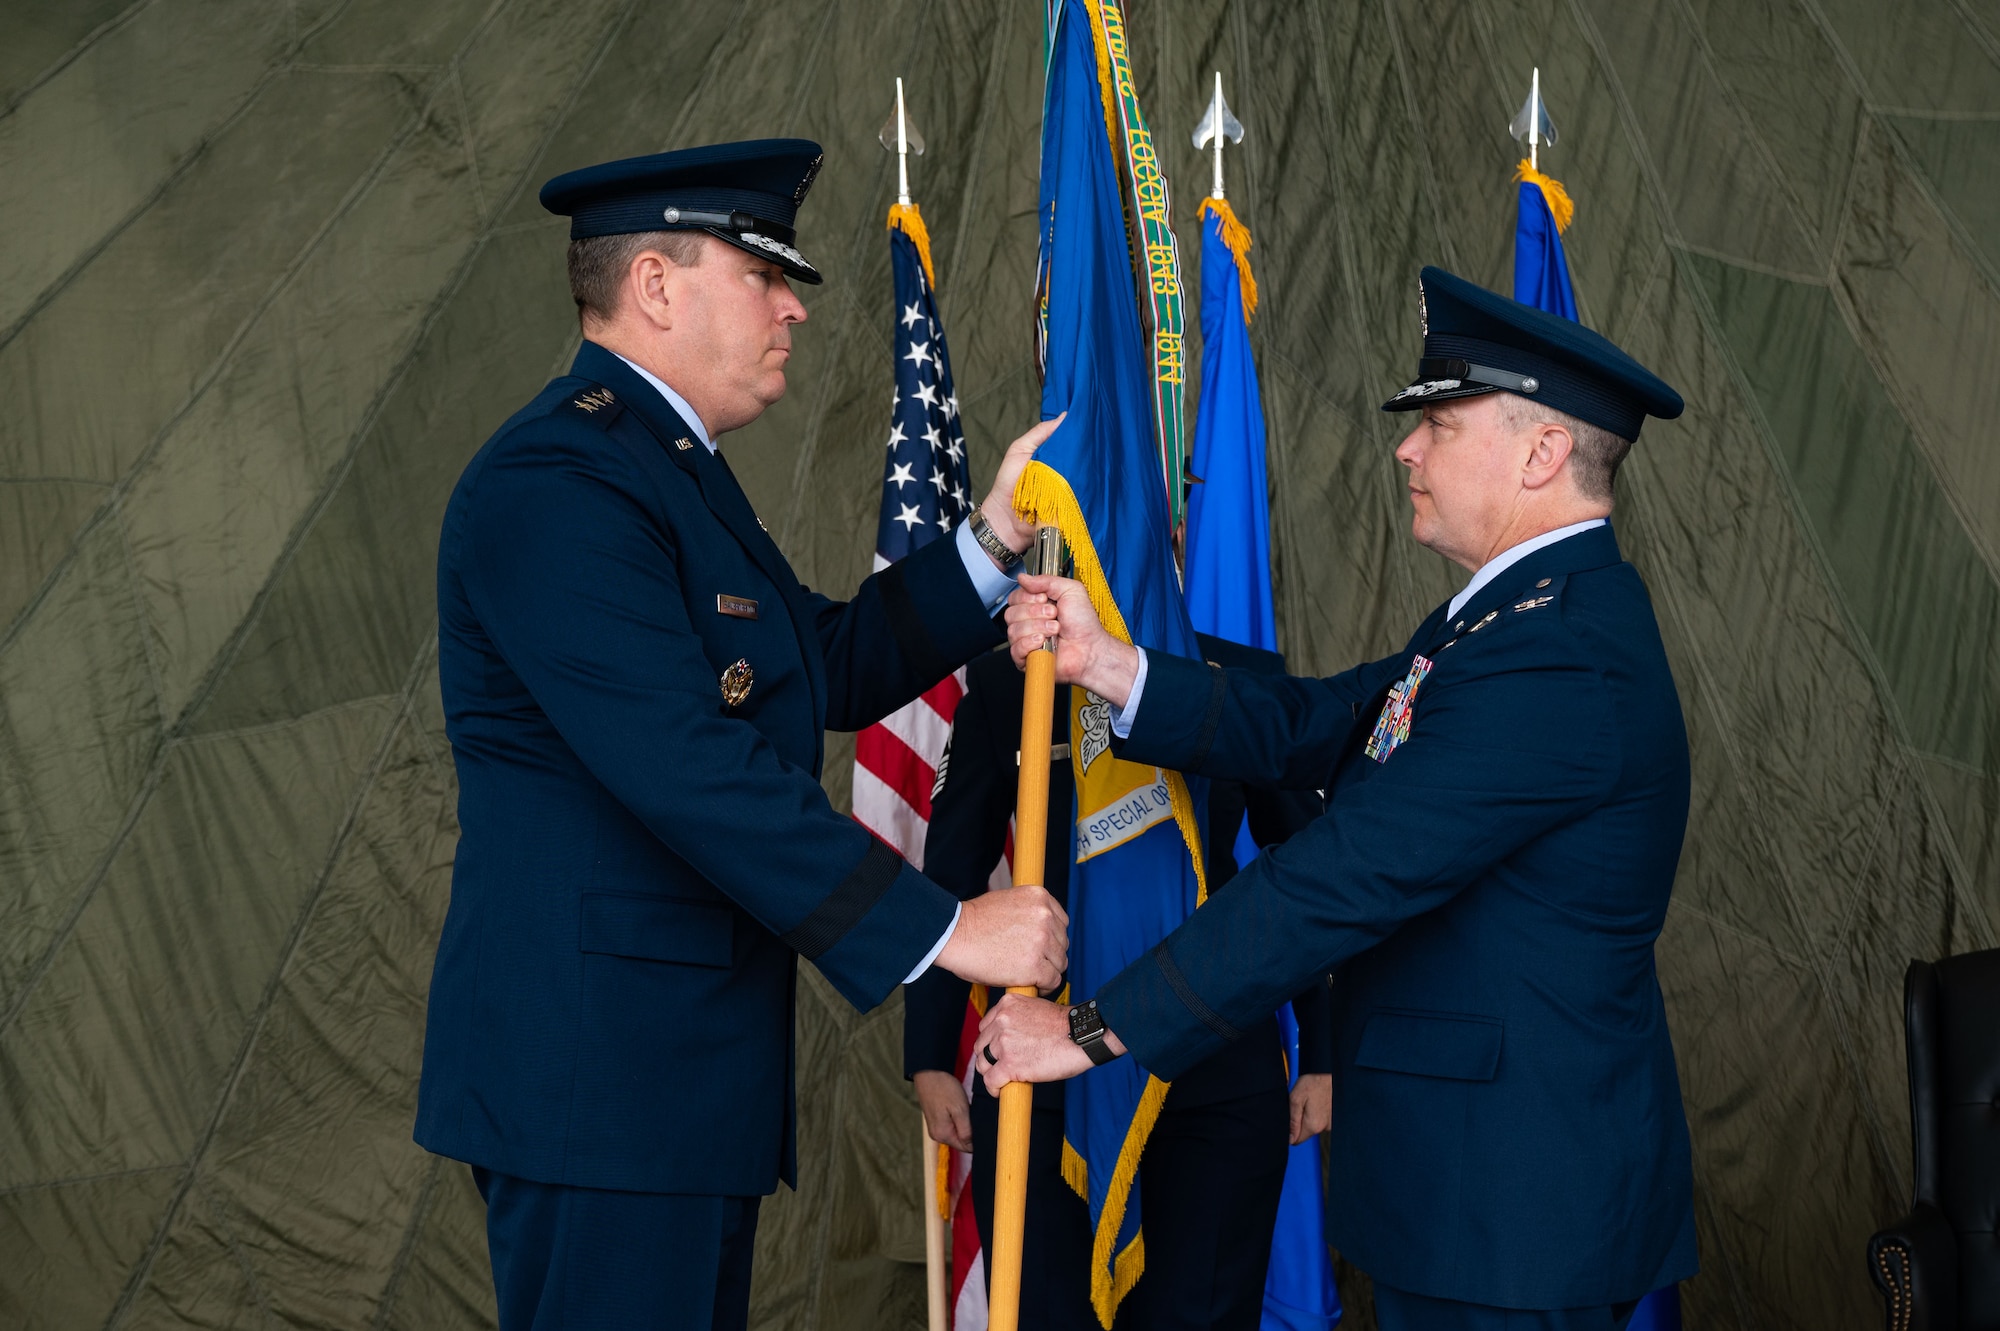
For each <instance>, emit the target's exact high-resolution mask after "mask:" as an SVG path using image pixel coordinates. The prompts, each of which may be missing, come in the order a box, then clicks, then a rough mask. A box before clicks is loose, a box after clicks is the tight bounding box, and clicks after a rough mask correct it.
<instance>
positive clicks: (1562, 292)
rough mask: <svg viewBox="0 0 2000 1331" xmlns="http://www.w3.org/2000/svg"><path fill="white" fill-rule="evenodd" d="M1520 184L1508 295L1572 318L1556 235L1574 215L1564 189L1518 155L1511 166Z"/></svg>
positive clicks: (1572, 299)
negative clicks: (1518, 162) (1511, 285)
mask: <svg viewBox="0 0 2000 1331" xmlns="http://www.w3.org/2000/svg"><path fill="white" fill-rule="evenodd" d="M1514 179H1515V180H1517V181H1519V182H1520V198H1519V212H1518V213H1517V214H1516V215H1515V221H1514V299H1515V300H1518V301H1520V302H1521V303H1522V304H1523V305H1532V306H1534V307H1535V308H1536V309H1538V310H1547V311H1548V312H1549V313H1550V314H1560V315H1561V316H1562V317H1563V318H1565V319H1574V318H1576V293H1575V292H1574V291H1572V290H1571V289H1570V285H1569V260H1568V259H1567V258H1565V257H1564V255H1563V243H1562V233H1563V232H1565V231H1567V230H1569V224H1570V219H1571V218H1573V217H1575V216H1576V205H1575V204H1573V203H1571V202H1570V198H1569V192H1568V191H1567V190H1565V189H1564V188H1563V187H1562V182H1561V181H1560V180H1557V179H1555V178H1554V177H1553V176H1546V175H1543V174H1542V173H1541V172H1540V171H1537V170H1536V169H1535V168H1534V167H1533V166H1532V165H1530V164H1529V162H1528V161H1527V159H1525V158H1523V159H1522V161H1521V165H1520V166H1518V167H1516V168H1515V170H1514Z"/></svg>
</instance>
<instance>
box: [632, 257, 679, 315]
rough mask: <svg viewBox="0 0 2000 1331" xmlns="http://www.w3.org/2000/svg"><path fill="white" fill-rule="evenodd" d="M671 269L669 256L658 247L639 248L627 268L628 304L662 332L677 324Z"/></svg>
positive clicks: (634, 311)
mask: <svg viewBox="0 0 2000 1331" xmlns="http://www.w3.org/2000/svg"><path fill="white" fill-rule="evenodd" d="M671 272H672V266H671V265H670V264H669V263H668V262H667V258H666V256H665V255H663V254H661V253H659V252H658V251H657V250H640V251H639V253H638V254H636V255H634V256H633V258H632V263H631V265H630V266H629V267H628V268H626V270H625V304H626V306H627V307H628V308H630V309H631V310H632V311H633V313H635V314H637V315H638V316H639V317H640V318H641V319H643V320H645V321H646V323H648V324H650V325H652V326H653V327H654V328H657V329H660V330H661V331H662V332H664V331H665V330H667V329H669V328H672V327H673V326H674V323H673V314H674V311H673V302H672V300H671V299H670V291H669V289H670V287H671V286H672V280H671Z"/></svg>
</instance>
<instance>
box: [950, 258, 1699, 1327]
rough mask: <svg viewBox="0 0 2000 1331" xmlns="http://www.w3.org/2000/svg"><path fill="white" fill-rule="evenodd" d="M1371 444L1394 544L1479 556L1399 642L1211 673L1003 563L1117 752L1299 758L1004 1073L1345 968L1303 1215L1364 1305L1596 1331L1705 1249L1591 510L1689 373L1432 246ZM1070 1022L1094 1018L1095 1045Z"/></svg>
mask: <svg viewBox="0 0 2000 1331" xmlns="http://www.w3.org/2000/svg"><path fill="white" fill-rule="evenodd" d="M1422 281H1423V292H1424V296H1425V297H1426V298H1427V304H1428V326H1427V327H1426V329H1425V338H1424V352H1423V359H1422V360H1421V361H1420V362H1419V370H1418V378H1417V380H1416V382H1414V383H1412V384H1410V385H1409V386H1408V387H1407V388H1405V389H1403V390H1402V391H1401V392H1400V393H1398V394H1397V395H1396V396H1395V398H1394V399H1392V400H1391V401H1390V402H1389V403H1387V404H1386V408H1385V409H1386V410H1390V411H1409V410H1421V411H1422V412H1423V418H1422V420H1421V421H1420V422H1419V423H1418V424H1417V426H1416V428H1415V429H1414V430H1412V431H1411V432H1410V435H1409V437H1408V438H1406V439H1405V440H1404V441H1403V443H1402V445H1401V447H1399V448H1398V449H1397V450H1396V456H1397V458H1398V460H1399V461H1401V462H1402V463H1403V465H1404V466H1405V467H1407V468H1408V469H1409V493H1410V501H1411V504H1412V506H1413V508H1414V509H1415V515H1414V519H1413V522H1412V530H1413V533H1414V535H1415V536H1416V538H1417V540H1418V541H1419V542H1420V543H1421V544H1423V545H1425V546H1428V547H1429V548H1431V549H1432V550H1435V551H1437V552H1438V553H1439V554H1442V555H1444V556H1445V557H1446V558H1448V559H1450V560H1452V561H1453V562H1455V563H1457V564H1460V565H1462V566H1463V567H1465V568H1466V569H1469V570H1472V571H1473V576H1472V579H1471V581H1470V582H1469V583H1468V584H1467V586H1466V588H1465V590H1463V591H1461V592H1460V593H1459V594H1458V595H1457V596H1455V597H1453V598H1452V599H1451V601H1450V602H1449V603H1448V604H1446V605H1442V606H1439V607H1438V609H1437V610H1436V611H1435V612H1434V613H1433V614H1432V615H1431V616H1430V618H1428V619H1427V620H1425V621H1424V623H1423V625H1422V627H1420V628H1419V629H1418V630H1417V632H1416V634H1415V636H1414V637H1412V638H1411V639H1410V642H1409V645H1408V646H1407V647H1405V648H1404V649H1403V650H1402V651H1400V652H1398V653H1396V654H1395V655H1394V656H1390V657H1387V658H1384V659H1383V660H1380V661H1374V662H1370V663H1368V664H1366V665H1362V666H1358V667H1356V668H1355V669H1353V670H1350V671H1348V672H1347V673H1345V674H1342V675H1336V676H1334V677H1332V678H1330V679H1297V678H1289V677H1283V676H1272V675H1262V674H1257V673H1254V672H1250V671H1242V670H1221V669H1218V668H1215V667H1212V666H1209V665H1205V664H1204V663H1202V662H1200V661H1187V660H1181V659H1178V658H1176V657H1171V656H1166V655H1163V654H1161V653H1157V652H1150V653H1149V652H1142V651H1139V650H1136V649H1134V648H1132V647H1130V646H1127V645H1125V644H1122V643H1119V642H1117V641H1116V640H1114V639H1112V638H1110V637H1109V636H1108V635H1106V634H1105V633H1104V631H1103V629H1102V628H1101V627H1100V626H1099V625H1098V623H1097V620H1096V617H1095V616H1094V615H1093V614H1092V612H1091V608H1090V600H1089V597H1088V596H1087V595H1086V594H1085V592H1084V590H1083V588H1082V587H1081V586H1079V585H1078V584H1076V583H1073V582H1067V581H1063V580H1060V579H1033V578H1026V579H1023V580H1022V590H1021V591H1019V592H1016V593H1015V595H1014V598H1013V604H1012V605H1011V607H1010V608H1009V610H1008V620H1009V631H1010V635H1011V637H1012V640H1013V645H1014V651H1015V655H1016V658H1017V659H1019V658H1021V657H1024V656H1025V655H1026V653H1027V652H1028V651H1029V650H1032V648H1033V647H1034V646H1035V645H1037V644H1039V643H1040V642H1041V641H1043V639H1044V638H1046V637H1047V636H1050V635H1056V634H1059V637H1060V641H1059V642H1058V644H1057V648H1056V677H1057V678H1058V679H1059V680H1063V681H1066V682H1069V683H1076V684H1082V685H1083V686H1084V687H1086V688H1089V689H1091V690H1092V691H1094V692H1095V693H1097V694H1098V695H1099V696H1101V697H1104V698H1106V699H1108V700H1109V701H1110V702H1111V703H1112V704H1113V706H1114V708H1116V709H1118V710H1116V711H1114V713H1113V728H1114V732H1115V733H1117V734H1119V735H1121V736H1124V738H1123V740H1122V744H1121V748H1122V751H1123V754H1124V756H1125V757H1126V758H1128V759H1134V760H1137V761H1139V762H1148V763H1158V764H1160V765H1162V766H1166V767H1172V768H1178V769H1181V770H1183V771H1191V772H1199V773H1201V774H1203V775H1205V776H1212V777H1224V778H1233V779H1236V780H1241V781H1253V782H1271V783H1277V784H1282V785H1289V786H1294V787H1312V788H1324V789H1325V790H1326V792H1327V811H1326V814H1325V815H1324V816H1323V817H1321V818H1319V819H1317V820H1316V821H1315V822H1314V823H1313V824H1312V825H1311V826H1309V827H1308V828H1307V829H1306V830H1305V831H1303V832H1301V833H1299V834H1298V835H1296V836H1294V837H1293V838H1292V839H1291V840H1290V841H1288V842H1286V843H1285V844H1284V845H1282V846H1279V847H1277V848H1275V849H1273V850H1271V851H1269V852H1267V853H1266V854H1264V855H1262V856H1260V857H1259V858H1258V859H1257V860H1256V861H1254V862H1253V863H1252V864H1251V865H1250V866H1249V867H1248V868H1246V869H1245V870H1244V871H1243V873H1242V874H1240V875H1239V881H1238V882H1237V883H1236V884H1235V885H1233V886H1232V890H1231V891H1229V892H1227V893H1225V894H1222V895H1220V896H1218V897H1216V898H1214V899H1212V900H1211V901H1210V902H1209V903H1208V904H1207V905H1206V906H1204V907H1203V908H1202V909H1201V910H1199V911H1197V912H1195V914H1194V915H1193V916H1192V917H1191V918H1190V919H1189V920H1188V921H1187V923H1185V924H1183V925H1182V926H1181V927H1180V928H1179V929H1177V930H1176V931H1175V932H1174V933H1173V934H1171V935H1169V936H1168V937H1167V938H1166V939H1165V941H1163V942H1162V943H1161V944H1160V945H1159V946H1158V947H1156V948H1154V949H1153V950H1152V951H1151V952H1149V953H1147V954H1146V955H1145V956H1143V957H1141V958H1139V959H1138V960H1137V961H1135V962H1134V963H1133V964H1132V965H1131V966H1129V967H1128V968H1127V969H1126V970H1125V971H1124V972H1123V973H1121V974H1119V975H1118V976H1116V977H1114V978H1113V979H1112V980H1111V982H1110V983H1109V984H1107V985H1105V986H1104V987H1103V989H1101V990H1100V991H1099V992H1098V993H1097V994H1095V995H1085V996H1083V997H1086V998H1089V999H1092V1000H1093V1001H1089V1002H1084V1003H1082V1004H1080V1005H1079V1006H1078V1007H1076V1008H1073V1009H1070V1010H1068V1011H1065V1010H1064V1009H1062V1008H1060V1007H1057V1006H1055V1005H1053V1004H1050V1003H1045V1002H1043V1001H1041V1000H1039V999H1027V1000H1023V999H1019V998H1008V999H1006V1000H1004V1001H1003V1002H1001V1003H999V1004H997V1005H995V1007H994V1008H993V1009H992V1010H991V1011H990V1012H989V1013H988V1014H987V1017H986V1021H985V1023H984V1027H983V1029H982V1032H981V1036H980V1038H981V1041H982V1049H981V1057H982V1058H983V1059H984V1060H985V1061H986V1062H987V1063H988V1064H989V1066H988V1068H987V1071H986V1081H987V1085H988V1086H989V1087H997V1086H998V1085H1000V1084H1004V1083H1005V1082H1007V1081H1011V1080H1015V1079H1022V1080H1027V1081H1045V1080H1050V1079H1054V1078H1062V1077H1070V1076H1074V1075H1076V1074H1077V1073H1079V1072H1081V1071H1084V1070H1085V1069H1087V1068H1089V1067H1090V1066H1091V1065H1092V1063H1093V1060H1094V1059H1102V1058H1104V1057H1106V1056H1107V1051H1108V1053H1109V1055H1110V1056H1119V1055H1124V1054H1127V1053H1129V1054H1130V1055H1131V1056H1132V1057H1135V1058H1137V1059H1138V1060H1139V1062H1140V1063H1142V1064H1143V1065H1144V1066H1145V1067H1146V1068H1147V1069H1148V1070H1149V1071H1151V1072H1153V1073H1155V1074H1157V1075H1159V1076H1161V1077H1167V1078H1172V1077H1177V1076H1179V1075H1180V1073H1181V1072H1182V1071H1183V1070H1184V1069H1186V1068H1188V1067H1190V1066H1192V1065H1193V1064H1195V1063H1196V1062H1198V1061H1199V1060H1201V1059H1202V1058H1204V1057H1206V1056H1208V1055H1209V1054H1211V1053H1213V1052H1214V1051H1215V1050H1217V1049H1220V1048H1221V1047H1223V1045H1224V1044H1225V1043H1226V1042H1227V1041H1229V1040H1230V1039H1232V1038H1233V1037H1234V1036H1235V1034H1236V1033H1237V1031H1239V1030H1240V1029H1242V1028H1243V1027H1244V1026H1245V1025H1246V1024H1247V1023H1249V1022H1252V1021H1255V1020H1257V1019H1259V1018H1261V1017H1262V1015H1263V1014H1265V1013H1267V1012H1269V1011H1270V1010H1271V1009H1272V1008H1273V1007H1274V1006H1276V1005H1277V1004H1278V1003H1279V1002H1280V1001H1281V1000H1282V999H1283V998H1284V997H1285V996H1286V995H1287V994H1289V993H1291V992H1292V991H1293V990H1295V989H1297V988H1298V987H1299V986H1300V985H1301V984H1302V983H1304V982H1305V980H1306V979H1307V978H1308V977H1310V976H1311V975H1313V974H1314V973H1316V972H1318V971H1322V970H1326V969H1328V968H1333V969H1334V971H1335V975H1334V984H1335V1039H1334V1049H1335V1055H1334V1090H1333V1127H1332V1156H1331V1168H1330V1179H1329V1194H1330V1197H1329V1210H1328V1222H1327V1230H1328V1234H1327V1237H1328V1239H1329V1241H1330V1242H1332V1243H1333V1244H1334V1245H1335V1246H1336V1247H1338V1248H1339V1249H1340V1250H1341V1252H1342V1253H1343V1254H1345V1255H1346V1256H1347V1257H1348V1258H1350V1259H1351V1260H1352V1261H1353V1262H1354V1263H1355V1264H1356V1265H1358V1266H1359V1267H1361V1268H1362V1269H1363V1270H1365V1271H1367V1272H1368V1273H1369V1274H1370V1275H1371V1276H1372V1277H1374V1280H1375V1296H1376V1307H1377V1311H1378V1315H1379V1317H1380V1321H1381V1324H1382V1326H1383V1328H1384V1331H1418V1329H1421V1331H1447V1329H1449V1331H1460V1329H1462V1331H1474V1329H1475V1328H1477V1329H1479V1331H1489V1329H1490V1331H1498V1329H1499V1328H1502V1327H1505V1328H1508V1329H1509V1331H1524V1329H1526V1328H1546V1329H1547V1331H1614V1329H1615V1328H1618V1327H1622V1326H1623V1325H1624V1323H1625V1322H1626V1320H1627V1319H1628V1318H1629V1317H1630V1316H1631V1313H1632V1309H1633V1306H1634V1305H1635V1303H1636V1301H1637V1300H1638V1299H1640V1298H1641V1297H1642V1296H1644V1295H1645V1294H1646V1293H1647V1292H1649V1291H1651V1290H1653V1289H1656V1288H1658V1287H1660V1286H1662V1285H1665V1284H1667V1283H1669V1282H1671V1281H1676V1280H1680V1279H1682V1278H1684V1277H1686V1276H1688V1275H1691V1274H1693V1272H1694V1270H1695V1265H1696V1262H1695V1239H1694V1213H1693V1205H1692V1191H1693V1188H1692V1178H1691V1170H1690V1165H1689V1155H1688V1136H1687V1124H1686V1121H1685V1119H1684V1118H1683V1115H1682V1111H1681V1100H1680V1086H1679V1079H1678V1076H1677V1074H1676V1071H1675V1067H1674V1051H1673V1045H1672V1043H1671V1042H1670V1040H1669V1038H1668V1032H1667V1022H1666V1011H1665V1006H1664V1004H1663V1002H1662V1000H1661V997H1660V988H1659V982H1658V979H1657V977H1656V975H1655V973H1654V965H1653V941H1654V939H1655V938H1656V937H1657V936H1658V935H1659V932H1660V925H1661V922H1662V920H1663V919H1664V918H1665V916H1666V911H1667V897H1668V893H1669V891H1670V890H1671V888H1672V886H1673V880H1674V868H1675V864H1676V861H1677V860H1678V858H1679V856H1680V849H1681V838H1682V835H1683V834H1684V832H1685V831H1686V827H1687V812H1688V750H1687V734H1686V730H1685V728H1684V726H1683V723H1682V718H1681V708H1680V701H1679V699H1678V697H1677V696H1676V694H1675V692H1674V682H1673V676H1672V675H1671V673H1669V671H1668V668H1667V657H1666V651H1665V649H1664V647H1663V646H1662V645H1661V642H1660V634H1659V627H1658V625H1657V623H1656V622H1655V620H1654V617H1653V609H1652V605H1651V602H1650V601H1649V600H1648V599H1647V595H1646V589H1645V586H1644V585H1643V584H1642V583H1641V582H1640V580H1639V575H1638V573H1637V572H1636V571H1635V570H1634V569H1633V568H1632V566H1631V565H1630V564H1627V563H1625V562H1624V561H1623V560H1622V559H1621V558H1620V556H1619V552H1618V543H1617V541H1616V539H1615V538H1614V537H1613V535H1612V532H1611V528H1610V526H1609V525H1608V523H1607V519H1608V518H1609V516H1610V513H1611V507H1612V483H1613V478H1614V477H1615V475H1616V473H1617V469H1618V465H1619V463H1620V462H1621V461H1622V460H1623V459H1624V457H1625V454H1626V451H1627V449H1628V448H1629V447H1630V446H1631V441H1632V440H1634V439H1636V438H1637V436H1638V433H1639V426H1640V424H1641V423H1642V422H1643V420H1644V419H1645V417H1646V416H1647V415H1654V416H1661V417H1669V418H1671V417H1674V416H1677V415H1679V414H1680V411H1681V400H1680V397H1679V396H1678V395H1677V394H1676V393H1675V392H1674V391H1673V389H1671V388H1669V387H1668V386H1667V385H1666V384H1664V383H1662V382H1661V381H1660V380H1659V379H1657V378H1655V377H1654V376H1653V375H1652V374H1650V373H1649V372H1647V371H1646V369H1645V368H1644V367H1642V366H1640V365H1639V364H1638V363H1637V362H1636V361H1634V360H1633V359H1632V358H1631V357H1629V356H1627V355H1625V353H1624V352H1622V351H1620V350H1619V349H1618V348H1617V347H1615V346H1613V345H1612V344H1611V343H1610V342H1608V341H1606V340H1605V339H1604V338H1602V337H1599V336H1598V335H1597V334H1595V333H1593V332H1591V331H1590V330H1589V329H1586V328H1583V327H1581V326H1580V325H1578V324H1575V323H1571V322H1569V321H1568V320H1564V319H1560V318H1557V317H1555V316H1553V315H1548V314H1544V313H1542V312H1541V311H1539V310H1534V309H1531V308H1529V307H1527V306H1525V305H1520V304H1517V303H1516V302H1514V301H1511V300H1507V299H1505V298H1504V297H1501V296H1497V295H1494V294H1493V293H1491V292H1488V291H1485V290H1482V289H1481V288H1479V287H1477V286H1474V285H1473V284H1471V283H1469V282H1466V281H1463V280H1462V279H1460V278H1456V277H1453V276H1452V275H1450V274H1449V273H1444V272H1441V271H1439V270H1437V269H1435V268H1426V269H1425V270H1424V272H1423V279H1422ZM1092 1046H1096V1047H1094V1048H1093V1047H1092Z"/></svg>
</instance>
